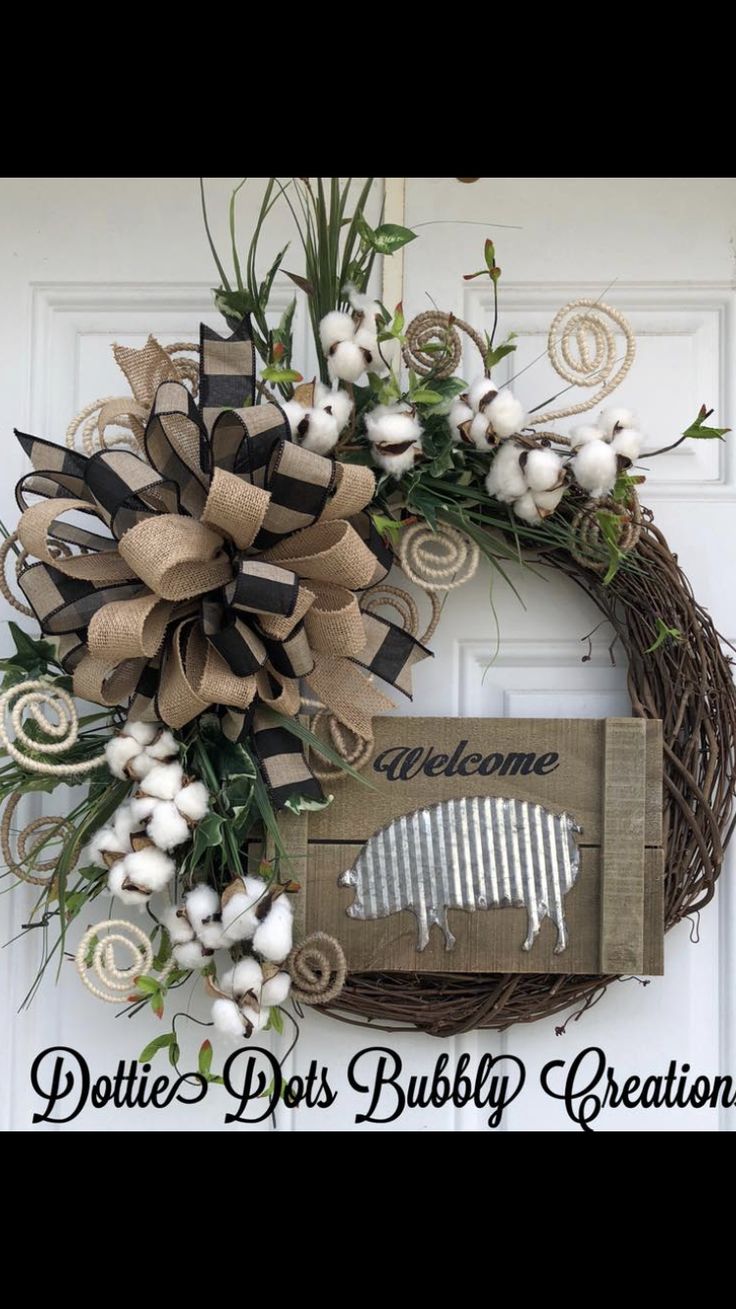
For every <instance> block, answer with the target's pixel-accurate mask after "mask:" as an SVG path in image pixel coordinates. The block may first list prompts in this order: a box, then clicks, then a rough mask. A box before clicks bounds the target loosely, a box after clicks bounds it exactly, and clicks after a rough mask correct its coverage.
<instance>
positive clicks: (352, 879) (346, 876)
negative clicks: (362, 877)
mask: <svg viewBox="0 0 736 1309" xmlns="http://www.w3.org/2000/svg"><path fill="white" fill-rule="evenodd" d="M337 885H338V886H357V885H358V879H357V877H356V875H355V869H354V868H346V869H345V872H344V873H340V876H339V877H338V879H337Z"/></svg>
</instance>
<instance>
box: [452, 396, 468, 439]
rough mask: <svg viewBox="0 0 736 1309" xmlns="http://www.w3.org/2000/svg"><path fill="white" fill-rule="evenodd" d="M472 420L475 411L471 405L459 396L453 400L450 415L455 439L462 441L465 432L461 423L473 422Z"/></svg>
mask: <svg viewBox="0 0 736 1309" xmlns="http://www.w3.org/2000/svg"><path fill="white" fill-rule="evenodd" d="M472 421H473V411H472V409H471V408H470V405H468V404H466V403H465V401H464V400H460V399H459V398H458V399H455V400H453V402H452V405H451V406H450V413H449V416H448V422H449V424H450V430H451V431H452V439H453V441H462V439H463V434H462V432H461V431H460V424H461V423H471V422H472Z"/></svg>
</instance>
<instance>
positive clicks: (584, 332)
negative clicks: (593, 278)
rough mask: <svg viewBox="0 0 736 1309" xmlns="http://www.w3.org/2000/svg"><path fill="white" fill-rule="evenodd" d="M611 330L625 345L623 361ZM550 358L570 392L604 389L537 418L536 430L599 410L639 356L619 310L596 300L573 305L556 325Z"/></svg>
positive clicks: (551, 331)
mask: <svg viewBox="0 0 736 1309" xmlns="http://www.w3.org/2000/svg"><path fill="white" fill-rule="evenodd" d="M612 324H614V325H615V326H616V327H618V328H619V330H620V332H621V334H622V335H623V337H624V341H625V348H624V353H623V355H622V356H621V357H620V358H619V357H617V356H618V354H619V346H618V344H617V341H616V335H615V332H614V330H613V327H612ZM547 353H548V355H549V360H550V363H551V364H552V367H553V368H554V370H555V372H556V373H557V374H558V376H559V377H561V378H563V380H564V381H566V382H569V383H570V385H571V386H584V387H593V386H598V385H599V384H600V389H599V390H598V391H597V392H596V394H595V395H594V396H593V397H592V399H589V400H581V401H580V402H579V403H578V404H574V405H568V406H567V408H564V409H546V410H545V411H544V413H541V414H535V415H533V416H532V417H531V418H530V419H529V422H530V423H531V424H532V426H534V427H538V426H540V425H541V424H542V423H554V422H556V421H557V419H559V418H567V417H571V416H572V415H573V414H583V413H586V412H587V410H589V409H594V408H595V407H596V406H597V405H599V404H600V402H601V400H604V399H605V397H606V396H608V395H610V394H611V392H612V391H615V389H616V387H617V386H620V385H621V383H622V382H623V380H624V378H625V377H626V375H627V374H628V372H629V370H630V368H631V365H632V364H633V362H634V356H635V355H636V339H635V337H634V332H633V328H632V327H631V324H630V323H629V322H627V320H626V319H625V318H624V316H623V314H622V313H620V312H619V310H618V309H614V308H613V307H612V306H611V305H607V304H602V303H600V302H599V301H598V300H572V301H571V302H570V303H569V304H566V305H563V307H562V309H560V310H559V312H558V313H556V314H555V317H554V318H553V320H552V323H551V326H550V329H549V337H548V341H547ZM617 364H619V367H618V368H617V367H616V365H617Z"/></svg>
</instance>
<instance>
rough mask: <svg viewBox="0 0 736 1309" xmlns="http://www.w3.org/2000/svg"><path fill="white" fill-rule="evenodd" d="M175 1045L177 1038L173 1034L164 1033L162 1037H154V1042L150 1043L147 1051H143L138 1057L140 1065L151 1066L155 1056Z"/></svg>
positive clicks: (146, 1048)
mask: <svg viewBox="0 0 736 1309" xmlns="http://www.w3.org/2000/svg"><path fill="white" fill-rule="evenodd" d="M175 1044H176V1037H175V1035H174V1033H173V1032H162V1034H161V1036H154V1038H153V1040H152V1041H149V1043H148V1045H147V1046H146V1047H145V1049H144V1050H141V1052H140V1054H139V1055H138V1063H139V1064H149V1063H150V1062H151V1060H152V1059H153V1057H154V1055H157V1054H158V1052H159V1050H166V1049H167V1047H169V1048H170V1047H171V1046H172V1045H175Z"/></svg>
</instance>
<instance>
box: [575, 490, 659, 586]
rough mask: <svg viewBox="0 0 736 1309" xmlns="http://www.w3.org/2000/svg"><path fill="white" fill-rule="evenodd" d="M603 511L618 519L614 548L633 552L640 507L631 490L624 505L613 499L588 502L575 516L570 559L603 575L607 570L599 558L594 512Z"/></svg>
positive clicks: (599, 537)
mask: <svg viewBox="0 0 736 1309" xmlns="http://www.w3.org/2000/svg"><path fill="white" fill-rule="evenodd" d="M601 510H603V511H604V512H606V513H609V514H614V515H615V516H616V517H617V518H618V520H619V524H620V526H619V535H618V540H617V542H616V545H617V547H618V549H619V550H621V551H622V552H623V553H629V551H631V550H634V549H636V546H637V545H638V543H639V537H640V536H641V529H642V522H643V517H642V508H641V505H640V504H639V499H638V496H637V494H636V492H635V491H633V490H632V491H631V492H630V494H629V498H628V500H627V501H626V504H619V503H618V501H616V500H611V499H608V498H606V499H603V500H588V501H587V502H586V503H585V504H584V505H582V506H581V507H580V509H579V510H578V511H577V513H576V514H575V516H574V518H573V520H572V524H571V525H572V528H573V531H574V534H575V546H574V548H573V550H572V556H573V558H574V559H575V560H576V561H577V562H578V563H579V564H582V565H583V566H584V567H586V568H590V569H592V570H593V572H596V573H605V572H606V571H607V568H608V563H607V561H606V560H602V559H601V542H602V539H603V537H602V532H601V525H600V521H599V519H598V516H597V515H598V513H599V512H600V511H601Z"/></svg>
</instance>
